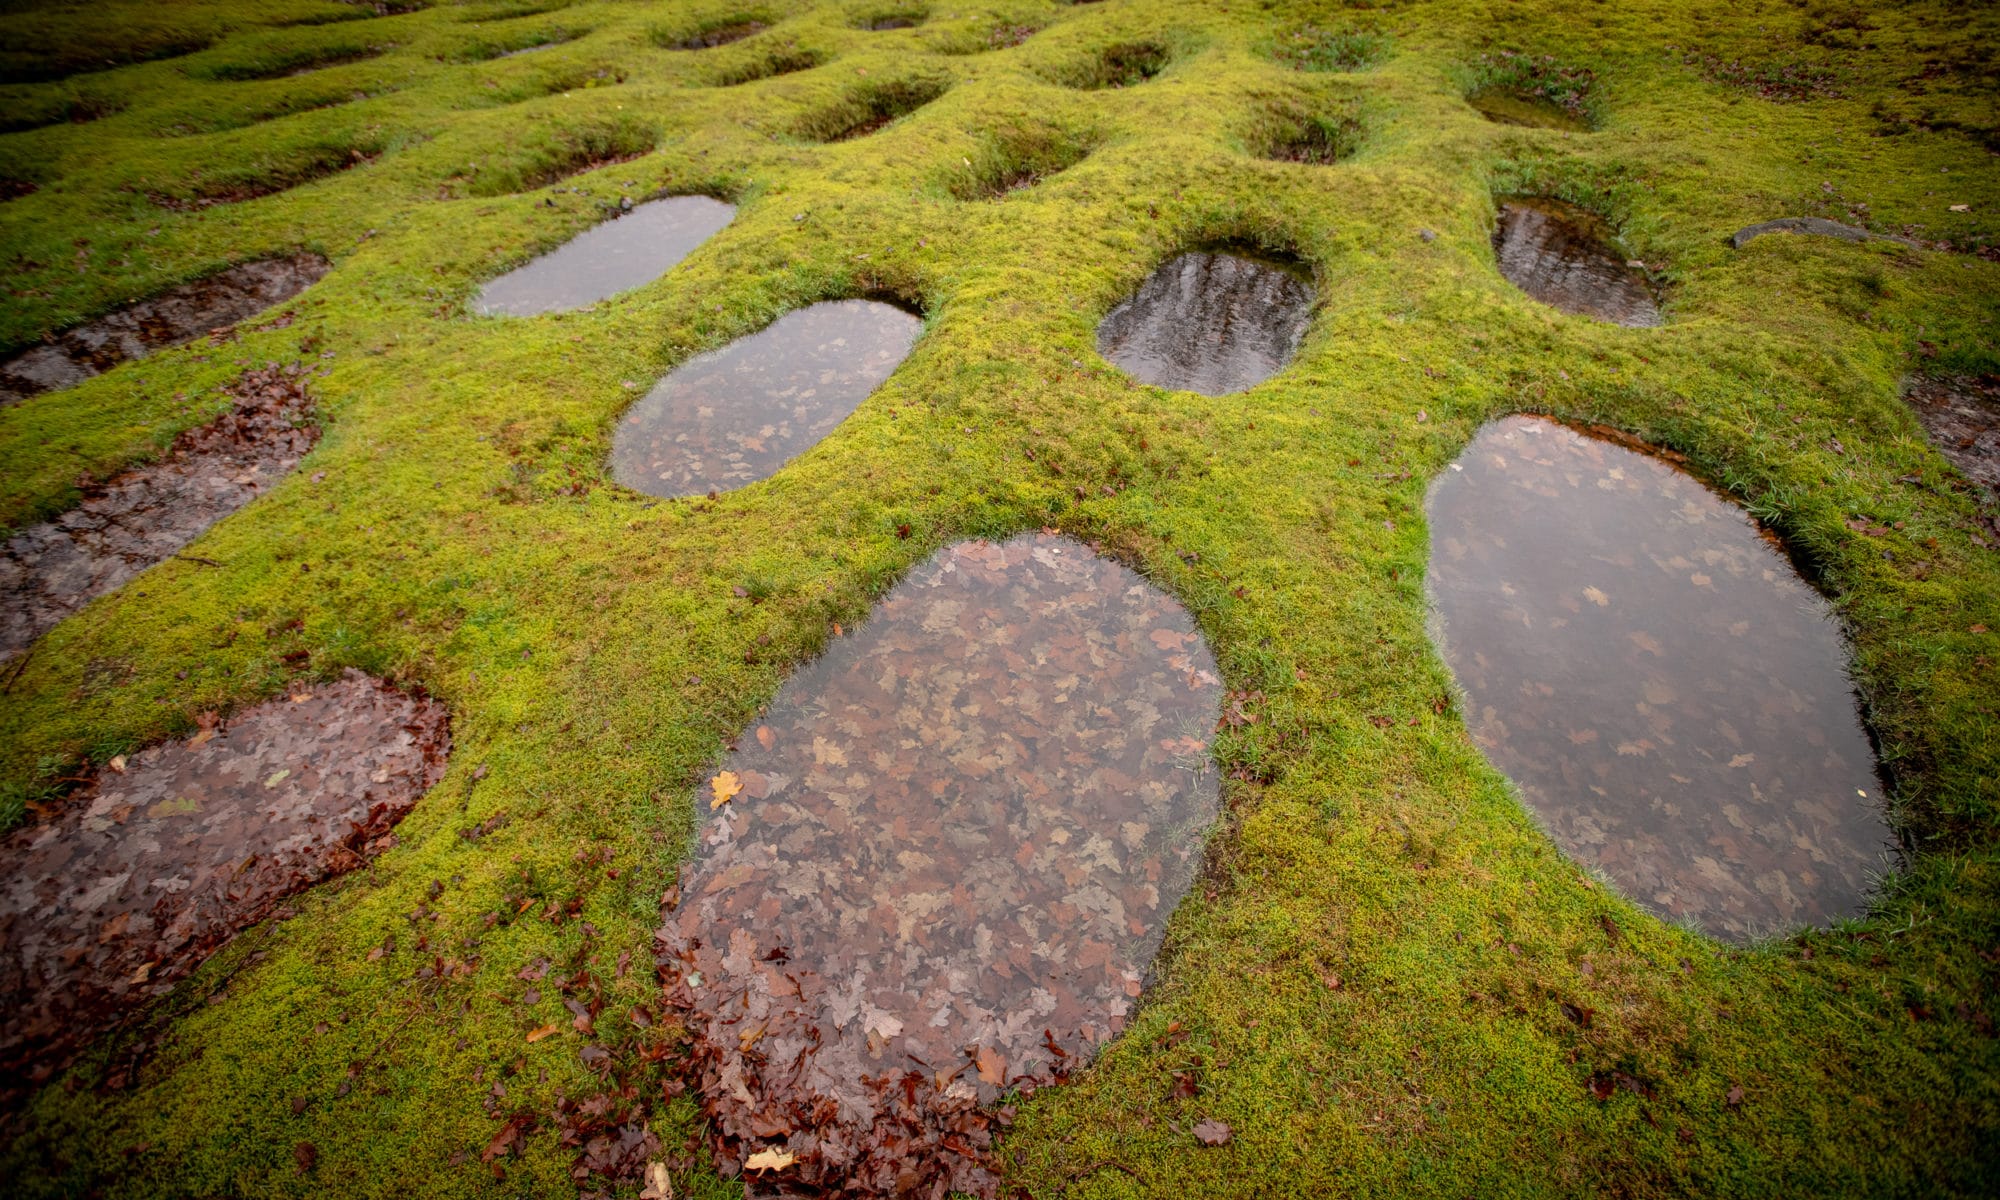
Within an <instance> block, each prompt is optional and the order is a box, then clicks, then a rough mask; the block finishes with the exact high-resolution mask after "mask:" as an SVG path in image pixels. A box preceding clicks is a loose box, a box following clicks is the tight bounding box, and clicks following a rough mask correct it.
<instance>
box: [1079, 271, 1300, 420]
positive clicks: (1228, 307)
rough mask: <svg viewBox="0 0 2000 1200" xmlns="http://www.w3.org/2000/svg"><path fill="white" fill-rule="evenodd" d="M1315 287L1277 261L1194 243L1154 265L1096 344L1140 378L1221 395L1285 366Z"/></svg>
mask: <svg viewBox="0 0 2000 1200" xmlns="http://www.w3.org/2000/svg"><path fill="white" fill-rule="evenodd" d="M1313 298H1314V293H1313V286H1312V284H1311V282H1310V281H1309V280H1307V279H1306V278H1305V277H1304V274H1303V272H1302V271H1300V270H1298V269H1295V268H1291V267H1288V266H1286V265H1283V264H1278V263H1273V262H1267V261H1264V260H1262V259H1257V258H1250V257H1247V256H1245V255H1241V254H1229V253H1222V252H1212V251H1204V250H1197V251H1191V252H1189V253H1186V254H1180V255H1176V256H1175V257H1173V258H1171V259H1168V260H1167V261H1166V262H1165V263H1163V264H1161V266H1160V268H1159V269H1158V270H1157V271H1154V272H1153V273H1152V274H1151V275H1150V276H1148V277H1147V278H1146V282H1145V283H1143V284H1141V285H1140V287H1139V290H1138V291H1137V292H1136V293H1134V294H1133V296H1132V298H1131V299H1130V300H1127V301H1125V303H1123V304H1120V305H1119V306H1118V307H1117V308H1114V309H1112V310H1111V312H1110V314H1109V315H1107V316H1106V317H1105V318H1104V322H1103V324H1101V325H1099V326H1098V327H1097V349H1098V352H1099V353H1100V354H1102V355H1104V357H1105V358H1106V359H1108V360H1110V361H1111V362H1112V363H1114V364H1116V365H1117V366H1118V367H1119V368H1120V369H1122V370H1124V371H1125V372H1126V373H1127V374H1129V375H1131V376H1132V377H1133V378H1135V379H1137V380H1139V381H1140V382H1141V383H1150V384H1153V385H1154V386H1156V387H1163V388H1172V389H1175V390H1180V391H1190V392H1201V393H1203V394H1205V395H1209V396H1220V395H1224V394H1226V393H1229V392H1240V391H1242V390H1243V389H1245V388H1248V387H1252V386H1255V385H1256V384H1258V383H1261V382H1263V381H1264V380H1266V379H1269V378H1270V377H1271V376H1273V375H1275V374H1277V373H1278V372H1279V371H1281V370H1283V369H1284V366H1285V364H1286V363H1288V362H1290V361H1291V360H1292V355H1293V354H1294V353H1295V352H1296V351H1297V350H1298V348H1299V339H1300V338H1301V337H1302V336H1304V334H1305V331H1306V326H1307V325H1308V324H1309V323H1310V322H1311V320H1312V306H1313Z"/></svg>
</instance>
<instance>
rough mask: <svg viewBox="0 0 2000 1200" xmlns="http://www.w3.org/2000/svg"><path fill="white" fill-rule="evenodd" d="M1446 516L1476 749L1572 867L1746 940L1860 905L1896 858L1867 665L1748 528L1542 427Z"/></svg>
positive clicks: (1498, 428)
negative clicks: (1863, 689) (1869, 727)
mask: <svg viewBox="0 0 2000 1200" xmlns="http://www.w3.org/2000/svg"><path fill="white" fill-rule="evenodd" d="M1427 507H1428V512H1429V518H1430V523H1431V547H1432V549H1431V559H1430V577H1429V585H1428V586H1429V590H1430V594H1431V601H1432V604H1433V606H1434V613H1435V615H1436V618H1437V622H1438V638H1437V641H1438V644H1439V646H1440V648H1441V650H1442V652H1443V655H1444V658H1445V661H1446V662H1447V663H1448V664H1450V666H1451V670H1452V673H1453V675H1455V676H1456V677H1457V679H1458V683H1459V686H1460V687H1462V688H1463V689H1464V690H1465V693H1466V696H1467V698H1468V701H1469V703H1468V711H1467V713H1466V722H1467V724H1468V726H1469V727H1470V729H1471V731H1472V735H1473V740H1474V741H1476V742H1477V743H1478V744H1479V746H1480V747H1481V748H1482V749H1483V750H1485V752H1486V753H1487V755H1488V756H1489V757H1490V758H1491V759H1492V761H1493V764H1494V765H1495V766H1496V767H1498V768H1499V769H1500V770H1501V771H1502V772H1503V773H1504V774H1506V775H1507V776H1508V777H1509V778H1511V779H1512V780H1513V781H1514V782H1515V783H1516V784H1517V785H1518V786H1519V787H1520V789H1521V794H1522V797H1523V798H1524V799H1525V800H1526V801H1527V803H1528V806H1529V807H1530V808H1531V809H1532V810H1533V811H1534V812H1535V814H1536V815H1537V816H1538V817H1539V818H1540V820H1541V823H1542V825H1543V826H1544V827H1545V828H1546V829H1547V830H1548V832H1549V834H1550V835H1551V836H1552V837H1554V838H1555V840H1556V842H1557V844H1558V845H1560V846H1561V847H1562V848H1563V850H1564V851H1565V852H1567V853H1568V854H1569V855H1571V856H1572V857H1573V858H1575V859H1577V860H1578V861H1579V862H1581V863H1583V864H1584V865H1585V866H1588V867H1593V868H1596V869H1598V870H1601V871H1603V872H1604V873H1605V874H1606V875H1608V876H1610V877H1611V878H1612V879H1614V880H1616V881H1617V883H1618V885H1619V887H1620V888H1622V889H1623V890H1624V891H1625V893H1626V894H1627V895H1629V896H1631V897H1632V898H1633V899H1635V900H1637V901H1638V902H1640V903H1641V904H1643V905H1645V906H1647V907H1648V908H1650V909H1652V910H1653V911H1655V912H1657V913H1660V914H1662V915H1664V916H1666V917H1668V918H1670V919H1676V920H1689V921H1693V922H1695V923H1697V924H1698V925H1699V926H1700V927H1701V928H1702V929H1703V930H1704V931H1705V932H1707V933H1709V934H1711V935H1714V936H1717V937H1722V938H1726V939H1729V940H1732V941H1743V940H1747V939H1749V938H1753V937H1758V936H1761V935H1764V934H1768V933H1774V932H1778V931H1781V930H1784V929H1786V928H1789V927H1792V926H1796V925H1799V924H1805V923H1810V924H1824V923H1827V922H1829V921H1832V920H1835V919H1837V918H1840V917H1843V916H1848V915H1851V914H1854V913H1857V912H1859V911H1860V910H1861V909H1862V907H1863V905H1864V902H1865V900H1866V898H1867V896H1868V894H1869V891H1870V889H1871V884H1870V881H1869V875H1870V873H1871V872H1875V871H1880V870H1882V869H1884V868H1885V867H1886V866H1887V865H1888V864H1889V863H1890V861H1891V860H1890V855H1891V853H1892V846H1893V843H1892V839H1891V835H1890V832H1889V829H1888V825H1887V823H1886V821H1885V818H1884V815H1883V811H1882V801H1881V799H1880V797H1881V792H1880V790H1879V787H1880V785H1879V783H1878V782H1877V779H1876V774H1875V761H1874V754H1873V751H1872V750H1871V749H1870V747H1869V743H1868V739H1867V736H1866V735H1865V734H1864V732H1863V731H1862V728H1861V722H1860V718H1859V715H1858V713H1857V710H1856V704H1855V698H1854V693H1853V690H1852V686H1851V685H1850V683H1849V681H1848V678H1847V674H1846V669H1845V664H1846V647H1845V645H1844V644H1843V641H1842V639H1841V635H1840V631H1839V628H1838V627H1837V626H1836V624H1835V623H1834V620H1833V618H1832V615H1831V613H1830V610H1829V609H1828V606H1827V604H1826V602H1825V601H1824V600H1823V599H1822V598H1821V597H1820V595H1819V593H1818V592H1816V591H1814V590H1813V589H1812V587H1810V586H1809V585H1808V584H1807V583H1806V582H1805V581H1804V580H1802V579H1801V578H1799V576H1798V575H1797V573H1796V572H1795V571H1794V570H1793V568H1792V566H1791V564H1790V563H1789V562H1788V561H1787V560H1786V559H1785V557H1784V555H1783V554H1782V553H1781V552H1780V551H1779V550H1778V549H1777V548H1775V547H1774V545H1773V544H1772V543H1771V542H1769V541H1766V540H1765V538H1764V536H1762V535H1760V533H1759V532H1758V530H1757V528H1756V526H1755V525H1754V524H1753V523H1752V522H1751V521H1750V519H1749V518H1748V517H1747V516H1746V515H1745V514H1744V513H1743V512H1742V511H1741V510H1740V509H1738V508H1737V507H1736V506H1735V505H1733V504H1730V503H1729V502H1727V501H1725V500H1723V499H1721V498H1720V497H1718V496H1716V495H1715V494H1714V493H1712V492H1710V491H1709V490H1708V489H1707V488H1706V487H1704V486H1703V485H1702V484H1701V483H1700V482H1699V481H1697V480H1696V479H1695V478H1693V477H1692V476H1690V475H1688V474H1686V473H1685V472H1683V471H1680V470H1677V469H1675V468H1674V467H1672V466H1670V465H1668V464H1667V463H1665V462H1662V461H1660V460H1659V459H1656V458H1652V457H1649V456H1647V455H1645V454H1641V453H1637V452H1635V451H1633V450H1628V449H1625V448H1623V447H1621V446H1616V445H1612V444H1610V443H1608V442H1604V441H1599V440H1597V439H1594V438H1587V437H1584V436H1582V435H1580V434H1578V433H1576V432H1575V431H1573V430H1571V429H1568V428H1566V427H1564V426H1561V425H1558V424H1555V423H1554V422H1552V421H1548V420H1544V419H1541V418H1534V417H1508V418H1505V419H1503V420H1500V421H1496V422H1494V423H1492V424H1490V425H1488V426H1487V427H1486V428H1484V429H1483V430H1481V431H1480V433H1479V435H1478V436H1477V437H1475V438H1474V439H1473V441H1472V444H1471V445H1470V446H1468V447H1467V448H1466V451H1465V453H1464V454H1463V455H1461V456H1460V458H1459V460H1458V462H1457V463H1455V464H1453V469H1451V470H1448V471H1446V472H1444V474H1443V475H1442V476H1441V477H1440V478H1439V480H1438V482H1437V484H1436V486H1435V487H1434V488H1433V489H1432V491H1431V495H1430V498H1429V501H1428V505H1427Z"/></svg>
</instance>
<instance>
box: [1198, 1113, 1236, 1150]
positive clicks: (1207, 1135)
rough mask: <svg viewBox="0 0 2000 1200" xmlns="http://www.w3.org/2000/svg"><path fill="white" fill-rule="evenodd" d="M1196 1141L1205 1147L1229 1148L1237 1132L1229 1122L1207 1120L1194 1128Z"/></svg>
mask: <svg viewBox="0 0 2000 1200" xmlns="http://www.w3.org/2000/svg"><path fill="white" fill-rule="evenodd" d="M1194 1136H1195V1140H1196V1141H1198V1142H1200V1143H1201V1144H1202V1145H1204V1146H1227V1145H1228V1144H1229V1139H1230V1138H1232V1137H1234V1136H1236V1131H1235V1130H1233V1129H1231V1128H1230V1127H1229V1122H1227V1121H1217V1120H1212V1119H1211V1120H1207V1121H1203V1122H1201V1123H1200V1124H1199V1125H1196V1126H1195V1127H1194Z"/></svg>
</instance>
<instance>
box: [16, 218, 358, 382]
mask: <svg viewBox="0 0 2000 1200" xmlns="http://www.w3.org/2000/svg"><path fill="white" fill-rule="evenodd" d="M329 269H330V264H329V263H328V262H327V261H326V260H325V259H323V258H321V257H320V256H319V255H317V254H300V255H295V256H294V257H291V258H272V259H265V260H263V261H261V262H252V263H243V264H240V265H238V266H234V267H231V268H229V269H228V270H226V271H220V272H217V273H216V274H214V275H210V276H209V277H208V278H206V279H197V280H196V281H194V282H193V283H190V284H186V285H184V286H181V287H177V288H174V289H172V290H170V291H166V292H162V293H160V294H159V295H157V296H155V297H153V298H152V299H150V300H142V301H140V302H139V303H137V304H134V305H132V306H130V307H129V308H121V309H119V310H118V311H117V312H114V313H109V314H107V315H105V316H102V317H99V318H98V319H97V320H95V321H91V322H89V323H87V324H84V325H79V326H77V327H76V328H74V329H71V330H68V331H67V332H64V333H61V334H58V335H56V336H55V337H54V338H52V339H50V340H49V341H47V342H44V343H43V344H42V345H39V346H32V347H30V348H28V349H26V350H23V351H21V352H20V353H18V354H16V355H14V356H13V357H11V358H8V359H6V360H4V361H0V404H13V403H15V402H17V401H20V400H25V399H27V398H28V397H29V396H33V395H35V394H37V393H39V392H47V391H53V390H55V389H56V388H66V387H73V386H75V385H76V384H79V383H82V382H83V381H84V380H86V379H88V378H90V377H91V376H92V375H97V374H101V373H102V372H105V371H108V370H110V369H111V368H112V367H115V366H117V365H118V364H119V363H121V362H124V361H125V360H127V359H132V358H144V357H145V356H146V355H148V354H151V353H152V352H153V351H155V350H159V349H161V348H163V347H166V346H176V345H179V344H180V343H182V342H187V341H192V340H194V339H195V338H198V337H200V336H202V335H203V334H206V333H209V332H211V331H213V330H216V329H219V328H224V327H226V326H230V325H234V324H235V323H236V322H238V321H241V320H243V319H244V318H245V317H251V316H255V315H256V314H258V313H260V312H263V311H264V310H265V309H267V308H269V307H271V306H272V305H273V304H278V303H280V302H282V301H285V300H289V299H291V298H292V297H293V296H296V295H298V294H299V293H300V292H302V291H304V290H305V289H306V288H308V287H310V286H311V285H312V284H314V283H316V282H318V280H319V278H320V277H321V276H322V275H325V274H326V273H327V271H328V270H329Z"/></svg>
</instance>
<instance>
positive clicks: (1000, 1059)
mask: <svg viewBox="0 0 2000 1200" xmlns="http://www.w3.org/2000/svg"><path fill="white" fill-rule="evenodd" d="M974 1061H975V1062H977V1063H978V1064H979V1077H980V1078H981V1079H983V1080H985V1081H986V1082H987V1083H990V1084H992V1085H993V1086H994V1087H999V1086H1001V1085H1002V1084H1004V1083H1005V1082H1006V1081H1007V1058H1006V1056H1005V1055H1003V1054H1001V1053H1000V1052H998V1051H997V1050H995V1049H993V1047H991V1046H981V1047H980V1048H979V1053H978V1054H977V1055H976V1056H974Z"/></svg>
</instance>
